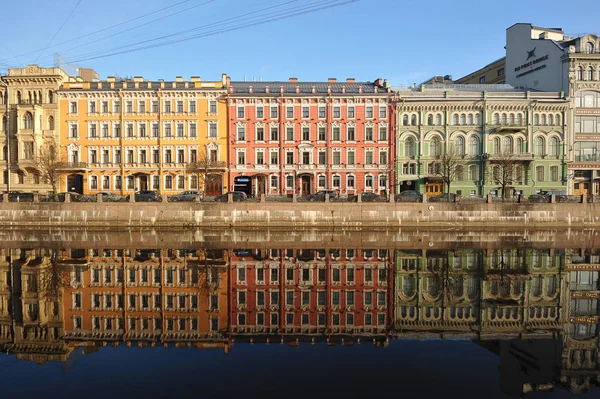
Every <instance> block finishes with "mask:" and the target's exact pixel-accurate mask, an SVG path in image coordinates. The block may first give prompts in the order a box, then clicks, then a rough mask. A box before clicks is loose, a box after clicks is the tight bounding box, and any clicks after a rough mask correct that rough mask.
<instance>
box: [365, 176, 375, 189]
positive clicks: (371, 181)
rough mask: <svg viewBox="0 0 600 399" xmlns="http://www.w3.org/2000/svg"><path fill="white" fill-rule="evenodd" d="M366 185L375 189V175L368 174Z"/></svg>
mask: <svg viewBox="0 0 600 399" xmlns="http://www.w3.org/2000/svg"><path fill="white" fill-rule="evenodd" d="M365 187H366V188H367V189H369V190H372V189H373V176H371V175H367V176H366V177H365Z"/></svg>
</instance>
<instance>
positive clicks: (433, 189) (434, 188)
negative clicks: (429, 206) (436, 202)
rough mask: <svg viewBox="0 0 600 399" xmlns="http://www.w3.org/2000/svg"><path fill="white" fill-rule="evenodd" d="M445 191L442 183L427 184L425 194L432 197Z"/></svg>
mask: <svg viewBox="0 0 600 399" xmlns="http://www.w3.org/2000/svg"><path fill="white" fill-rule="evenodd" d="M443 191H444V189H443V187H442V183H427V184H425V194H427V195H428V196H430V197H433V196H436V195H440V194H441V193H442V192H443Z"/></svg>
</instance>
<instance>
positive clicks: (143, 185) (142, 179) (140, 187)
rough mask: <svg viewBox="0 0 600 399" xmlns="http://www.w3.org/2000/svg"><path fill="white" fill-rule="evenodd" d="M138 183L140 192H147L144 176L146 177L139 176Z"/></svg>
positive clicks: (146, 180)
mask: <svg viewBox="0 0 600 399" xmlns="http://www.w3.org/2000/svg"><path fill="white" fill-rule="evenodd" d="M139 181H140V186H139V189H140V191H141V190H148V176H146V175H142V176H140V177H139Z"/></svg>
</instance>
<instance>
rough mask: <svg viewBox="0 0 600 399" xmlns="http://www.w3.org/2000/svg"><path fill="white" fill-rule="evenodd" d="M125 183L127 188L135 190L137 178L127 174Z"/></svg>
mask: <svg viewBox="0 0 600 399" xmlns="http://www.w3.org/2000/svg"><path fill="white" fill-rule="evenodd" d="M125 184H126V188H127V190H133V188H134V184H135V178H134V177H133V176H127V177H126V178H125Z"/></svg>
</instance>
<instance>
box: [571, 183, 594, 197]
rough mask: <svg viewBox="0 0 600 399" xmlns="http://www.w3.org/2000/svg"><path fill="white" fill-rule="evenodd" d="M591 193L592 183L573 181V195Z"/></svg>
mask: <svg viewBox="0 0 600 399" xmlns="http://www.w3.org/2000/svg"><path fill="white" fill-rule="evenodd" d="M589 194H590V183H589V182H579V183H573V195H589Z"/></svg>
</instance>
